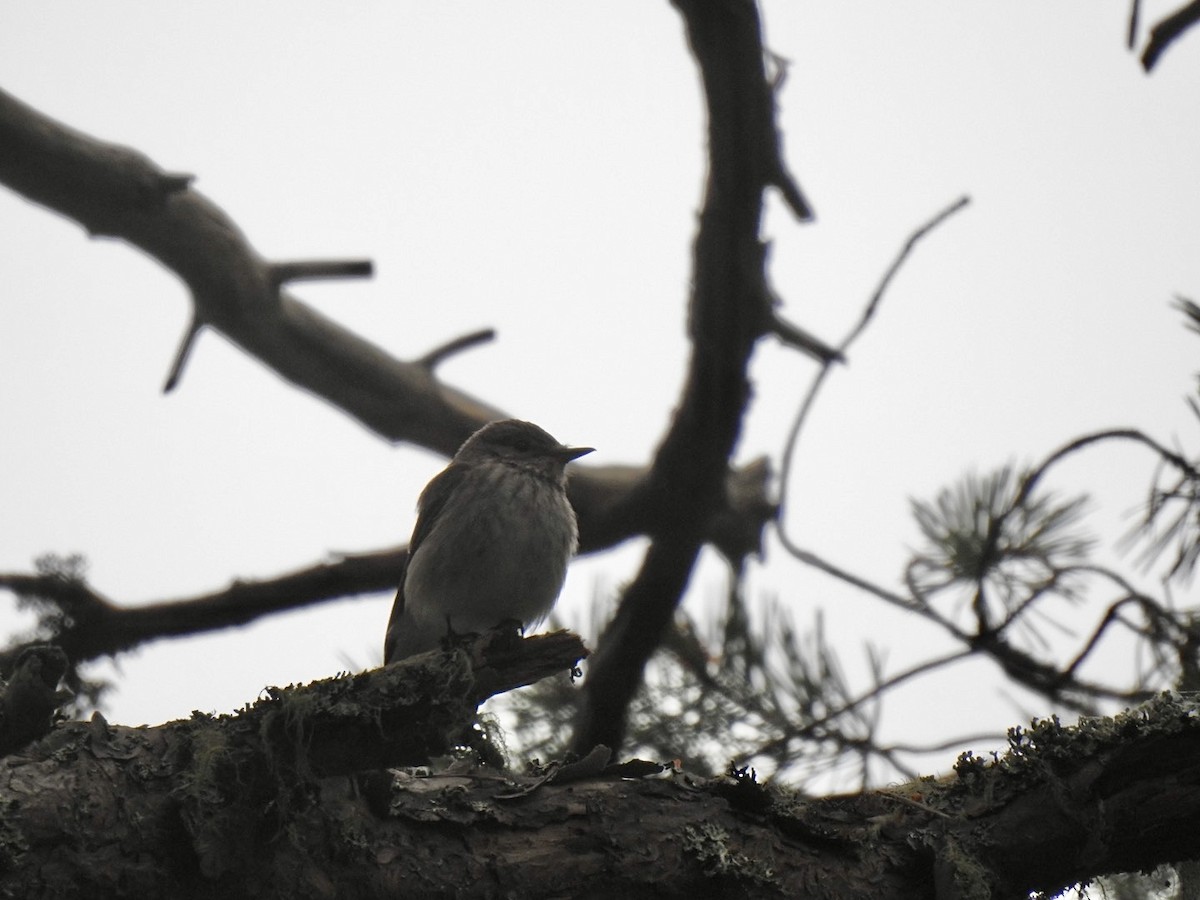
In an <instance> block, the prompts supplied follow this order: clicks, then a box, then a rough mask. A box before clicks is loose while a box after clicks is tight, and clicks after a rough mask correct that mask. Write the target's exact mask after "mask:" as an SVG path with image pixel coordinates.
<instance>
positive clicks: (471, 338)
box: [416, 328, 496, 371]
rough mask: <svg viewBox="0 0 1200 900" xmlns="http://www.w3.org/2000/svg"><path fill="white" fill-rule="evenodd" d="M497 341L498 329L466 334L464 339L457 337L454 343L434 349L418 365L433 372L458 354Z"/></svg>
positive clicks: (418, 361)
mask: <svg viewBox="0 0 1200 900" xmlns="http://www.w3.org/2000/svg"><path fill="white" fill-rule="evenodd" d="M495 339H496V329H494V328H481V329H479V330H478V331H472V332H471V333H470V334H464V335H463V336H462V337H457V338H455V339H454V340H452V341H447V342H446V343H444V344H442V345H441V346H439V347H434V348H433V349H432V350H430V351H429V352H428V353H426V354H425V355H424V356H422V357H421V358H420V359H418V360H416V363H417V365H419V366H424V367H425V368H426V369H429V370H430V371H432V370H433V369H436V368H437V366H438V365H439V364H440V363H441V362H442V360H444V359H448V358H449V357H451V356H453V355H454V354H456V353H462V352H463V351H464V350H469V349H471V348H472V347H476V346H478V345H480V344H486V343H488V342H489V341H494V340H495Z"/></svg>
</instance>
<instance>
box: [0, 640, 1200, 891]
mask: <svg viewBox="0 0 1200 900" xmlns="http://www.w3.org/2000/svg"><path fill="white" fill-rule="evenodd" d="M435 656H436V655H435ZM466 658H467V657H466V654H457V655H446V656H445V657H443V658H441V662H436V663H435V664H432V665H431V664H429V663H428V662H427V661H419V660H413V661H412V663H411V664H408V663H403V664H397V665H395V666H391V667H388V668H387V669H384V670H378V671H376V672H371V673H366V674H364V675H361V676H356V677H353V678H343V679H337V680H334V681H331V682H324V683H321V684H319V685H314V686H312V689H315V690H316V691H318V693H319V695H320V696H313V697H304V696H303V692H302V691H293V690H290V689H289V690H285V691H282V692H278V693H277V694H274V695H272V696H271V697H269V698H268V699H267V700H264V701H260V703H259V704H256V706H255V707H254V708H252V709H250V710H248V711H246V712H244V713H242V714H240V715H239V716H237V717H226V718H222V719H209V718H207V717H197V718H193V719H192V720H189V721H184V722H174V723H170V724H169V725H165V726H160V727H158V728H140V729H133V728H120V727H110V726H108V725H107V723H105V722H104V721H103V720H102V719H99V718H96V719H93V721H92V722H91V723H90V724H84V723H74V724H71V725H67V726H60V728H59V729H57V730H56V731H55V732H54V733H53V734H52V735H50V736H49V737H47V738H46V739H44V740H43V741H41V742H39V743H37V744H34V745H32V746H30V747H29V748H27V750H26V751H25V752H24V753H23V754H22V755H21V756H10V757H7V758H6V759H4V760H0V809H2V810H4V816H3V840H4V843H3V847H4V848H5V853H6V855H5V857H4V863H5V865H4V866H3V867H0V893H4V894H5V895H6V896H30V897H32V896H54V897H60V898H75V897H80V898H82V897H96V896H115V895H122V896H135V895H136V896H141V897H166V896H171V897H179V898H191V897H217V896H220V897H222V898H223V900H237V898H242V897H255V896H264V895H267V894H270V895H272V896H290V897H297V898H307V897H326V896H331V895H332V889H331V887H330V886H331V885H337V893H338V894H339V895H344V896H354V897H363V898H370V897H384V896H387V897H394V896H448V895H454V896H461V897H472V896H481V897H482V896H496V895H499V894H502V895H506V896H618V895H619V896H629V897H642V896H655V897H696V896H729V897H784V896H787V897H799V896H803V897H810V898H858V897H889V898H898V900H906V898H929V897H935V896H936V897H938V898H943V900H946V898H950V900H953V898H965V897H983V896H992V897H1017V896H1022V897H1023V896H1026V895H1027V894H1028V893H1029V892H1031V891H1034V890H1043V891H1047V892H1052V891H1055V890H1058V889H1060V888H1062V887H1064V886H1067V885H1070V884H1072V883H1074V882H1076V881H1080V880H1084V879H1087V878H1091V877H1094V876H1096V875H1100V874H1106V873H1110V872H1114V871H1129V870H1135V869H1145V868H1151V867H1153V866H1154V865H1156V864H1159V863H1163V862H1172V861H1176V860H1180V859H1184V858H1188V857H1191V856H1195V855H1196V854H1197V853H1200V827H1198V825H1200V720H1198V719H1197V716H1196V710H1195V708H1194V707H1193V706H1190V705H1188V704H1187V703H1184V702H1181V701H1179V700H1178V699H1175V698H1163V699H1160V700H1159V701H1156V702H1155V703H1153V704H1150V705H1149V706H1147V707H1145V708H1142V709H1139V710H1136V711H1133V712H1131V713H1129V714H1125V715H1123V716H1120V717H1118V718H1117V719H1115V720H1112V719H1095V720H1087V721H1085V722H1083V723H1081V725H1080V726H1079V727H1077V728H1062V727H1060V726H1059V725H1058V724H1057V723H1055V722H1043V723H1037V724H1035V725H1034V726H1033V727H1031V728H1030V729H1029V730H1027V731H1023V730H1021V729H1015V730H1014V731H1013V732H1012V737H1011V738H1010V745H1011V749H1010V751H1009V753H1008V754H1007V755H1006V756H1005V757H1003V758H1002V759H1000V760H999V761H998V762H996V763H994V764H993V763H991V762H988V761H984V760H981V759H979V758H977V757H970V756H964V757H963V758H962V759H961V760H960V762H959V764H958V766H956V775H954V776H951V777H949V778H946V779H939V780H934V779H927V780H919V781H915V782H912V783H910V784H906V785H901V786H898V787H894V788H890V789H888V790H884V791H868V792H864V793H861V794H853V795H845V796H839V797H829V798H824V799H819V800H808V799H805V798H803V797H799V796H796V795H793V794H790V793H788V792H786V791H783V790H780V789H775V788H769V787H764V786H762V785H759V784H756V783H755V782H754V780H753V778H752V777H751V776H750V775H749V774H748V773H735V774H734V775H733V776H730V777H724V778H718V779H713V780H708V781H704V780H697V779H694V778H691V777H688V776H687V775H686V774H684V773H682V772H678V771H669V772H668V773H667V774H666V775H665V776H654V777H648V778H639V777H637V776H638V775H646V774H648V773H653V772H657V771H658V770H659V767H657V766H654V765H649V764H640V765H637V764H626V765H623V766H618V767H608V768H604V769H599V768H596V767H594V768H593V769H592V771H591V772H585V773H575V774H576V776H577V777H576V778H575V780H571V781H569V782H568V783H562V781H561V780H559V781H555V780H554V778H553V777H549V778H548V777H526V776H521V775H517V774H513V773H504V772H498V771H496V770H492V769H475V770H472V769H465V768H460V769H459V770H458V771H452V772H443V773H438V774H434V775H422V774H420V773H419V772H400V773H394V774H384V773H378V774H377V775H372V776H370V777H362V778H358V779H356V781H355V785H354V789H349V788H350V785H348V783H347V779H345V778H344V777H342V778H329V777H324V778H323V777H321V775H320V772H321V771H343V770H344V768H343V767H344V766H354V765H358V764H360V763H361V762H362V761H363V760H364V759H365V758H367V755H366V754H359V755H357V756H356V757H355V758H354V759H351V758H350V757H349V756H347V755H346V754H348V753H353V752H354V750H355V748H354V747H353V746H346V747H345V750H344V751H343V752H342V754H341V755H340V756H338V757H337V758H336V760H335V761H334V763H332V764H331V763H330V761H329V758H328V757H325V756H323V754H324V753H325V751H324V750H323V749H322V743H323V742H322V739H320V738H319V737H317V738H315V739H314V734H315V731H314V726H313V724H312V723H313V722H314V721H315V720H320V719H322V717H324V716H340V718H341V721H342V724H341V725H340V726H339V728H349V729H350V730H349V731H348V732H345V733H348V734H349V735H350V736H351V738H352V739H351V740H349V741H345V740H344V741H342V743H343V745H353V744H355V743H357V742H358V741H360V740H368V741H372V742H373V744H374V745H375V746H380V745H382V744H383V743H384V742H385V740H386V739H384V740H381V739H380V738H379V737H378V735H377V734H375V733H376V732H379V731H384V732H389V730H390V729H391V728H392V726H393V725H394V724H395V723H394V721H393V720H391V719H389V716H391V715H392V714H393V713H394V712H395V711H396V710H401V709H407V710H409V714H410V716H412V717H413V718H411V719H410V724H411V725H413V726H414V728H418V729H420V728H422V727H424V726H418V725H417V724H416V723H417V721H418V719H417V718H416V717H418V716H419V715H420V711H421V710H422V709H423V708H424V707H426V706H428V705H429V703H430V702H433V701H434V699H435V698H447V699H448V698H451V697H454V696H456V695H457V696H459V697H461V696H462V691H463V690H464V689H466V690H468V692H469V685H470V683H471V677H472V676H471V666H470V665H469V664H466ZM406 669H407V670H408V674H407V675H402V674H401V672H402V671H403V670H406ZM439 672H440V673H441V674H440V675H439V674H438V673H439ZM376 689H381V690H382V692H381V693H375V691H376ZM305 690H308V689H305ZM288 695H292V696H288ZM431 708H438V709H440V708H442V707H441V706H440V705H439V703H437V702H434V705H433V707H431ZM467 708H469V703H468V704H467ZM447 709H448V708H447ZM456 716H457V713H453V712H451V713H447V715H446V716H445V717H442V716H441V715H435V716H433V717H432V718H430V719H428V720H427V722H428V729H429V730H428V732H426V733H429V734H437V733H439V730H440V729H441V728H443V727H444V726H445V725H446V723H448V722H450V721H453V720H454V719H455V718H456ZM373 721H374V722H375V723H376V724H375V725H374V726H372V722H373ZM380 723H382V724H380ZM316 731H319V728H317V729H316ZM415 739H416V738H410V740H415ZM433 743H435V744H436V743H437V742H436V741H434V742H433ZM255 747H257V748H259V749H258V750H256V751H249V752H248V751H247V748H255ZM314 753H315V755H314ZM320 760H324V761H320ZM554 770H555V767H553V766H552V767H550V770H549V771H550V773H553V771H554ZM564 774H565V770H564ZM129 848H136V851H137V852H131V850H130V849H129ZM564 860H569V861H570V865H564V864H563V861H564ZM600 885H602V886H603V887H602V888H598V886H600Z"/></svg>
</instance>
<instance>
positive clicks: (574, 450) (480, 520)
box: [383, 419, 592, 662]
mask: <svg viewBox="0 0 1200 900" xmlns="http://www.w3.org/2000/svg"><path fill="white" fill-rule="evenodd" d="M591 452H592V448H591V447H567V446H565V445H563V444H560V443H559V442H558V441H556V440H555V439H554V438H552V437H551V436H550V435H549V434H547V433H546V432H545V431H543V430H542V429H541V428H539V427H538V426H536V425H534V424H533V423H532V422H521V421H518V420H517V419H504V420H501V421H499V422H490V423H488V424H487V425H484V426H483V427H482V428H480V429H479V430H478V431H476V432H475V433H474V434H473V435H471V436H470V437H469V438H467V440H466V442H465V443H464V444H463V445H462V446H461V447H460V448H459V450H458V452H457V453H455V454H454V459H452V460H450V464H449V465H448V466H446V468H445V469H443V470H442V471H441V472H440V473H438V474H437V475H435V476H434V478H433V480H432V481H430V482H429V484H428V485H426V487H425V490H424V491H422V492H421V497H420V499H419V500H418V501H417V525H416V528H414V529H413V534H412V539H411V540H409V542H408V557H407V559H406V561H405V564H404V571H403V572H402V573H401V576H400V589H399V590H398V591H397V592H396V602H395V604H394V605H393V606H392V615H391V618H390V619H389V620H388V629H387V638H386V640H385V642H384V650H383V658H384V662H395V661H396V660H398V659H404V658H405V657H408V656H412V655H414V654H417V653H423V652H425V651H426V650H433V649H435V648H436V647H438V646H439V645H440V644H441V641H442V639H443V638H445V637H446V636H447V635H449V634H469V633H474V632H480V633H481V632H484V631H489V630H490V629H493V628H495V627H496V626H497V625H501V624H503V623H506V622H512V623H517V624H519V625H521V626H522V627H529V626H532V625H535V624H537V623H538V622H540V621H541V620H542V619H544V618H545V617H546V615H547V614H548V613H549V612H550V609H551V607H553V606H554V601H555V600H557V599H558V592H559V591H560V590H562V586H563V580H564V579H565V578H566V575H567V563H568V562H569V561H570V559H571V556H572V555H574V553H575V548H576V545H577V543H578V539H579V532H578V529H577V527H576V524H575V510H574V509H572V508H571V504H570V502H569V501H568V500H567V492H566V483H567V476H566V465H567V463H568V462H570V461H571V460H573V459H576V458H578V457H580V456H583V455H584V454H585V453H591Z"/></svg>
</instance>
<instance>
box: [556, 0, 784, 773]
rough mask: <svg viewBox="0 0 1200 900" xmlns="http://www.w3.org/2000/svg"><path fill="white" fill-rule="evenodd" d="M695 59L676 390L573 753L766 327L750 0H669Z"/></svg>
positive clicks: (706, 507)
mask: <svg viewBox="0 0 1200 900" xmlns="http://www.w3.org/2000/svg"><path fill="white" fill-rule="evenodd" d="M675 6H676V7H677V8H678V9H679V11H680V13H681V14H682V16H683V18H684V21H685V24H686V27H687V34H688V40H689V42H690V44H691V48H692V52H693V54H694V55H695V57H696V60H697V62H698V63H699V66H700V71H701V74H702V77H703V81H704V95H705V101H706V105H707V109H708V150H709V177H708V184H707V187H706V191H705V201H704V209H703V210H702V212H701V214H700V231H699V233H698V235H697V237H696V242H695V248H694V254H693V256H694V259H693V289H692V296H691V301H690V305H689V322H688V325H689V336H690V338H691V342H692V356H691V361H690V364H689V370H688V377H687V382H686V385H685V387H684V392H683V397H682V399H681V401H680V403H679V406H678V408H677V412H676V415H675V418H674V420H673V421H672V423H671V427H670V429H669V430H668V432H667V434H666V436H665V437H664V439H663V441H662V443H661V444H660V445H659V448H658V451H657V453H656V455H655V459H654V463H653V465H652V467H651V470H650V473H649V476H648V477H647V478H646V479H645V481H644V483H642V484H641V485H639V487H638V488H637V489H636V491H635V492H634V494H633V495H632V498H631V499H634V498H636V501H637V502H641V503H644V504H645V505H646V506H647V507H648V508H650V509H652V510H654V511H655V513H656V516H655V519H654V520H653V521H652V522H650V523H649V525H650V528H649V532H650V534H651V535H652V536H653V538H654V542H653V544H652V546H651V547H650V549H649V550H648V552H647V553H646V556H645V560H644V562H643V564H642V568H641V570H640V571H639V573H638V575H637V577H636V579H635V580H634V582H633V583H632V584H631V585H630V586H629V588H628V589H627V590H626V592H625V595H624V597H623V598H622V600H621V604H620V607H619V609H618V611H617V614H616V616H615V617H614V619H613V621H612V623H611V624H610V625H609V627H608V628H607V629H606V631H605V633H604V635H603V636H602V638H601V640H600V649H599V651H598V653H597V655H596V657H595V658H594V661H593V663H592V664H591V666H590V670H589V673H588V679H587V682H586V684H585V687H584V703H583V706H582V712H581V718H580V721H579V724H578V727H577V731H576V734H575V738H574V746H575V748H576V750H577V751H580V752H586V751H587V750H588V749H590V748H591V747H592V746H593V745H594V744H606V745H608V746H612V747H616V746H619V745H620V743H621V740H622V738H623V736H624V732H625V710H626V707H627V705H628V703H629V701H630V699H631V698H632V696H633V694H634V692H635V691H636V690H637V687H638V685H639V684H640V683H641V679H642V672H643V669H644V667H645V664H646V661H647V660H648V659H649V657H650V655H651V654H652V653H653V652H654V650H655V648H656V647H657V646H658V644H659V642H660V641H661V639H662V635H663V633H664V631H665V629H666V626H667V624H668V623H669V622H670V620H671V617H672V615H673V614H674V611H675V608H676V606H677V605H678V604H679V601H680V599H681V597H682V594H683V591H684V588H685V587H686V586H687V583H688V579H689V578H690V576H691V572H692V568H693V566H694V564H695V561H696V558H697V556H698V554H699V552H700V548H701V546H702V545H703V542H704V535H703V531H702V524H701V523H703V522H706V521H708V520H709V519H710V518H711V517H712V516H713V514H714V511H715V510H717V509H719V508H720V506H721V505H722V502H723V500H722V485H723V484H724V482H725V478H726V474H727V467H728V464H729V462H728V461H729V459H730V457H731V455H732V454H733V450H734V447H735V444H736V442H737V438H738V435H739V433H740V430H741V423H742V415H743V413H744V411H745V408H746V403H747V400H748V398H749V383H748V380H747V375H746V368H747V365H748V364H749V360H750V354H751V352H752V350H753V348H754V344H755V342H756V341H757V340H758V338H759V337H760V336H761V335H762V334H763V332H764V330H765V329H766V328H767V327H769V323H770V315H769V314H768V309H767V304H768V297H767V293H766V290H765V287H764V285H765V276H764V272H763V268H764V249H763V245H762V244H761V242H760V241H759V237H758V234H759V222H760V219H761V215H762V200H763V190H764V189H765V188H766V187H767V186H768V185H770V184H772V183H774V182H775V181H776V180H777V177H778V174H779V171H780V162H779V136H778V133H777V131H776V128H775V122H774V117H773V110H774V103H773V98H772V93H771V87H770V85H769V83H768V82H767V78H766V73H765V71H764V68H763V46H762V35H761V31H760V28H759V21H758V11H757V8H756V7H755V4H754V3H753V2H751V0H737V2H726V3H709V2H692V0H675Z"/></svg>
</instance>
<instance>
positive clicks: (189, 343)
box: [162, 316, 204, 394]
mask: <svg viewBox="0 0 1200 900" xmlns="http://www.w3.org/2000/svg"><path fill="white" fill-rule="evenodd" d="M203 327H204V323H203V322H201V321H200V317H199V316H192V321H191V322H189V323H188V329H187V331H185V332H184V333H183V338H182V339H181V340H180V341H179V349H177V350H176V351H175V359H174V360H173V361H172V363H171V370H170V371H169V372H168V373H167V380H166V381H164V382H163V388H162V391H163V393H164V394H169V393H171V391H173V390H175V388H176V387H177V386H178V385H179V380H180V379H181V378H182V377H183V367H184V366H186V365H187V361H188V357H189V356H191V355H192V347H193V346H194V345H195V343H196V338H197V337H199V336H200V329H201V328H203Z"/></svg>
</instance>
